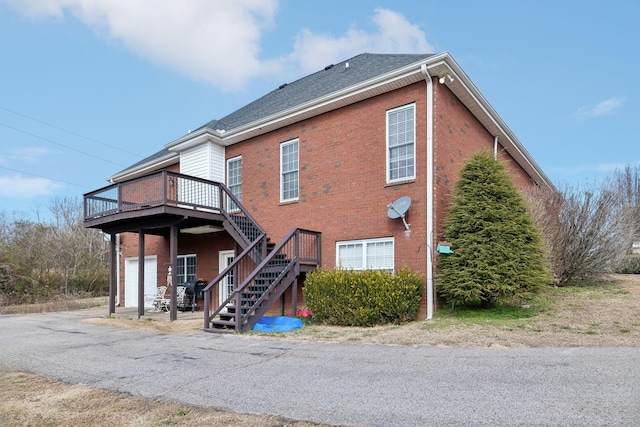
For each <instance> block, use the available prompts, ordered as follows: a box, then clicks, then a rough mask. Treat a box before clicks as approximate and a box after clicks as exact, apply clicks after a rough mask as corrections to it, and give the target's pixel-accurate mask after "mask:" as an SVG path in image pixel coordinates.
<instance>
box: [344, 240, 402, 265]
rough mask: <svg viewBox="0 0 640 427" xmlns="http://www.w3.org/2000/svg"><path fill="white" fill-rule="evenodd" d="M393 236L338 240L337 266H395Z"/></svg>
mask: <svg viewBox="0 0 640 427" xmlns="http://www.w3.org/2000/svg"><path fill="white" fill-rule="evenodd" d="M393 250H394V242H393V237H388V238H382V239H366V240H349V241H344V242H336V266H338V268H343V269H346V270H389V271H393V268H394V254H393Z"/></svg>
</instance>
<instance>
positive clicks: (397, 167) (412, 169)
mask: <svg viewBox="0 0 640 427" xmlns="http://www.w3.org/2000/svg"><path fill="white" fill-rule="evenodd" d="M415 117H416V106H415V104H410V105H405V106H403V107H398V108H394V109H393V110H389V111H387V182H393V181H402V180H406V179H413V178H415V177H416V160H415V159H416V143H415V138H416V120H415Z"/></svg>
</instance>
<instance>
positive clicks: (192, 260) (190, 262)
mask: <svg viewBox="0 0 640 427" xmlns="http://www.w3.org/2000/svg"><path fill="white" fill-rule="evenodd" d="M176 274H177V276H178V278H177V280H178V284H181V283H186V282H195V280H196V256H195V255H178V270H177V271H176Z"/></svg>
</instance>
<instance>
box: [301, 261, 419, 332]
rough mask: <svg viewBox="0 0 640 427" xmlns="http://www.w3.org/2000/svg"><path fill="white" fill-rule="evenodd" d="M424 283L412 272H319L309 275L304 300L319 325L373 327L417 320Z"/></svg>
mask: <svg viewBox="0 0 640 427" xmlns="http://www.w3.org/2000/svg"><path fill="white" fill-rule="evenodd" d="M422 287H423V279H422V277H420V276H419V275H418V274H416V273H414V272H412V271H410V270H409V269H402V270H400V271H398V272H396V273H395V274H392V273H390V272H388V271H376V270H365V271H350V270H335V269H318V270H315V271H313V272H311V273H308V274H307V277H306V280H305V285H304V298H305V302H306V304H307V306H308V307H309V308H310V309H311V311H312V312H313V319H314V320H315V321H318V322H321V323H326V324H330V325H340V326H373V325H381V324H386V323H402V322H408V321H411V320H415V318H416V316H417V315H418V309H419V308H420V300H421V298H422Z"/></svg>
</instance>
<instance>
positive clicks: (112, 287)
mask: <svg viewBox="0 0 640 427" xmlns="http://www.w3.org/2000/svg"><path fill="white" fill-rule="evenodd" d="M109 237H110V239H109V243H110V244H111V245H110V247H109V262H110V263H109V316H111V315H112V314H114V313H115V312H116V286H118V284H117V283H116V277H117V276H116V266H117V265H118V262H117V261H118V259H117V258H116V256H117V248H116V235H115V234H113V233H111V234H110V235H109Z"/></svg>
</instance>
